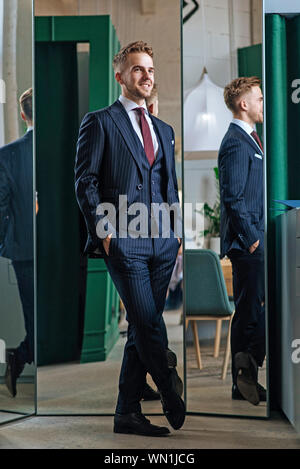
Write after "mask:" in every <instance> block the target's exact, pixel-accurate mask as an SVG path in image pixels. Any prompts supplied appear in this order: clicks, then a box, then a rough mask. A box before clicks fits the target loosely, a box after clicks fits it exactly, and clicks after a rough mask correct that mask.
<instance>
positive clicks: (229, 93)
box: [224, 77, 261, 112]
mask: <svg viewBox="0 0 300 469" xmlns="http://www.w3.org/2000/svg"><path fill="white" fill-rule="evenodd" d="M260 84H261V81H260V79H259V78H258V77H239V78H235V79H234V80H232V81H231V82H230V83H229V84H228V85H226V86H225V89H224V100H225V103H226V106H227V107H228V108H229V109H230V110H231V111H233V112H236V111H237V100H238V98H240V97H241V96H242V95H243V94H245V93H247V92H248V91H250V90H251V88H253V87H254V86H260Z"/></svg>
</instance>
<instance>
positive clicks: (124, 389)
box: [75, 41, 185, 436]
mask: <svg viewBox="0 0 300 469" xmlns="http://www.w3.org/2000/svg"><path fill="white" fill-rule="evenodd" d="M113 65H114V70H115V78H116V80H117V81H118V83H119V84H120V86H121V89H122V94H121V96H120V97H119V99H118V100H117V101H116V102H115V103H114V104H112V105H111V106H109V107H108V108H105V109H102V110H100V111H96V112H92V113H89V114H87V115H86V116H85V118H84V119H83V122H82V124H81V127H80V132H79V139H78V146H77V158H76V166H75V178H76V194H77V199H78V202H79V205H80V207H81V210H82V212H83V214H84V217H85V220H86V224H87V227H88V234H89V237H88V243H87V251H88V252H91V253H94V252H95V251H98V252H100V253H101V254H102V256H103V257H104V260H105V262H106V265H107V268H108V271H109V273H110V275H111V277H112V279H113V281H114V284H115V285H116V288H117V290H118V292H119V294H120V297H121V299H122V301H123V303H124V306H125V309H126V313H127V320H128V338H127V343H126V346H125V350H124V356H123V362H122V368H121V373H120V380H119V396H118V402H117V408H116V413H115V418H114V431H115V432H116V433H132V434H140V435H148V436H161V435H166V434H168V433H169V429H168V428H167V427H160V426H156V425H152V424H151V423H150V421H149V420H147V419H146V418H145V417H144V415H143V414H142V413H141V404H140V400H141V398H142V394H143V390H144V387H145V382H146V381H145V380H146V373H147V372H149V374H150V375H151V377H152V379H153V381H154V382H155V384H156V386H157V388H158V389H159V391H160V395H161V400H162V406H163V411H164V413H165V415H166V417H167V419H168V421H169V423H170V424H171V426H172V427H173V428H175V429H178V428H180V427H181V426H182V425H183V422H184V418H185V406H184V402H183V401H182V399H181V397H180V395H179V394H178V392H177V383H178V380H179V377H178V375H177V371H176V368H175V366H174V365H175V363H171V364H170V363H169V362H168V358H167V353H166V350H167V344H166V343H165V337H166V335H165V333H164V330H165V324H164V321H163V318H162V313H163V309H164V304H165V298H166V292H167V288H168V285H169V281H170V278H171V274H172V271H173V267H174V264H175V260H176V256H177V252H178V248H179V245H180V243H179V241H178V239H177V237H176V235H174V230H173V228H174V226H173V225H172V226H171V230H170V231H171V237H169V238H163V237H162V236H158V237H156V238H154V237H151V232H149V231H147V232H143V233H142V236H139V237H137V238H134V237H131V236H127V237H126V238H125V237H124V238H122V237H121V236H119V233H118V226H115V227H114V226H111V225H110V224H109V223H106V226H107V227H108V230H109V231H107V234H106V235H105V236H103V239H99V237H98V236H97V233H99V231H96V227H97V225H98V224H99V216H97V213H96V211H97V207H98V206H99V204H101V203H102V202H111V203H114V204H115V205H116V204H117V202H118V196H119V195H123V194H125V195H126V196H127V198H128V204H129V205H131V204H133V203H135V202H139V203H143V204H144V206H145V207H146V208H147V217H148V227H150V226H151V203H153V202H157V203H163V202H166V203H168V204H169V206H170V205H172V204H173V203H178V202H179V201H178V188H177V179H176V173H175V161H174V143H175V138H174V132H173V129H172V128H171V127H170V126H169V125H167V124H166V123H164V122H162V121H161V120H159V119H157V118H155V117H154V116H151V114H149V113H148V111H147V107H146V104H145V98H147V97H149V96H150V94H151V91H152V88H153V83H154V67H153V52H152V48H151V47H150V46H148V45H147V44H146V43H144V42H142V41H138V42H135V43H132V44H129V45H128V46H126V47H124V48H123V49H122V50H121V51H120V52H119V53H118V54H117V55H116V56H115V58H114V62H113ZM117 217H118V211H117ZM149 222H150V223H149ZM97 228H98V227H97ZM159 235H161V231H160V232H159ZM170 365H172V366H170Z"/></svg>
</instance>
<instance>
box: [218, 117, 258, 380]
mask: <svg viewBox="0 0 300 469" xmlns="http://www.w3.org/2000/svg"><path fill="white" fill-rule="evenodd" d="M218 164H219V178H220V195H221V257H224V255H228V257H230V259H231V262H232V267H233V290H234V300H235V306H236V312H235V315H234V318H233V324H232V339H231V347H232V356H233V357H234V355H235V354H236V353H237V352H239V351H248V352H250V353H251V354H252V355H253V356H254V358H255V359H256V361H257V363H258V364H259V365H260V366H261V365H262V362H263V359H264V355H265V345H264V344H265V331H264V309H263V308H262V307H261V303H262V302H263V301H264V203H263V201H264V192H263V187H264V186H263V154H262V151H261V149H260V148H259V146H258V145H257V144H256V143H255V141H254V140H253V139H252V138H251V137H250V135H248V133H247V132H246V131H245V130H244V129H242V128H241V127H240V126H238V125H236V124H234V123H231V125H230V126H229V129H228V131H227V133H226V135H225V137H224V138H223V141H222V143H221V147H220V151H219V160H218ZM257 240H259V247H258V248H257V249H256V250H255V251H254V253H253V254H250V253H249V251H248V249H249V247H250V246H252V244H254V243H255V242H256V241H257ZM234 373H235V371H234V370H233V375H234ZM233 379H234V381H235V375H234V376H233Z"/></svg>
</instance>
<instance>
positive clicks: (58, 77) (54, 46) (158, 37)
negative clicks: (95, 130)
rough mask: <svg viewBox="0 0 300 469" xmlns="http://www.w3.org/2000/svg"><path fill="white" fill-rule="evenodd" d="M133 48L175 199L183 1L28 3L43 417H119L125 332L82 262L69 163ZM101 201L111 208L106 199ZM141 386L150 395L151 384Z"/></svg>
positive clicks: (175, 325)
mask: <svg viewBox="0 0 300 469" xmlns="http://www.w3.org/2000/svg"><path fill="white" fill-rule="evenodd" d="M124 18H126V21H124ZM166 22H167V23H168V28H165V24H166ZM50 25H51V27H50ZM50 31H52V32H51V34H50V33H49V32H50ZM158 32H159V34H158ZM162 35H163V37H164V38H163V39H162ZM137 39H139V40H140V39H143V40H144V41H146V42H147V43H149V44H151V46H152V47H153V51H154V63H155V81H156V83H157V92H158V101H159V107H158V117H159V118H160V119H162V120H163V121H165V122H167V123H168V124H169V125H171V126H172V127H173V128H174V131H175V136H176V137H175V141H174V142H173V144H174V145H175V158H176V173H177V178H178V185H179V195H180V193H181V44H180V42H181V11H180V1H179V0H178V1H176V2H174V0H165V1H164V2H157V1H151V2H145V1H142V0H141V1H137V2H132V3H130V6H129V4H128V2H124V1H123V0H111V1H107V2H101V1H97V2H86V1H79V2H78V1H75V0H74V1H68V2H61V1H52V2H48V1H43V0H36V1H35V47H36V49H35V64H36V116H37V119H36V121H37V155H38V158H37V190H38V194H39V217H38V220H37V271H38V279H39V282H38V292H37V308H38V331H37V348H38V414H43V415H48V414H111V413H114V411H115V407H116V401H117V396H118V382H119V374H120V367H121V362H122V356H123V350H124V345H125V343H126V336H127V328H128V323H127V321H126V315H125V306H124V303H123V301H121V300H120V297H119V295H118V292H117V290H116V288H115V286H114V284H113V282H112V280H111V277H110V275H109V273H108V270H107V267H106V264H105V262H104V260H103V258H99V256H97V255H95V256H89V257H87V255H86V254H84V247H85V245H86V241H87V232H86V226H85V222H84V218H83V216H82V214H81V212H80V210H79V207H78V204H77V201H76V197H75V191H74V163H75V154H76V143H77V139H78V132H79V127H80V123H81V121H82V119H83V117H84V116H85V115H86V114H87V113H88V112H90V111H95V110H97V109H101V108H104V107H107V106H109V105H111V104H112V103H113V102H114V101H115V100H117V99H118V97H119V96H120V87H119V85H118V83H117V82H116V81H115V79H114V73H113V68H112V60H113V57H114V55H115V54H116V53H117V52H118V50H119V49H120V47H121V46H124V45H126V44H128V43H130V42H132V41H135V40H137ZM150 112H155V109H152V110H151V111H150ZM106 195H107V197H108V198H107V200H106V201H107V202H108V201H109V198H110V201H111V200H113V201H114V197H115V192H114V191H113V188H112V187H110V193H109V194H106ZM175 241H176V243H177V240H175ZM115 242H116V240H113V242H112V244H111V246H114V247H115V246H116V244H115ZM177 259H178V262H177V264H176V268H175V270H174V275H173V277H172V283H171V284H170V286H169V291H168V299H167V307H166V308H165V311H164V313H163V317H164V321H165V323H166V327H167V330H168V338H169V344H168V347H169V348H170V349H171V350H172V351H173V352H175V353H176V356H177V371H178V374H179V375H180V376H181V378H182V379H183V322H182V267H181V265H182V262H181V257H180V254H179V257H178V258H177ZM174 262H175V258H174ZM170 273H171V272H170ZM147 383H148V384H149V385H150V386H151V387H152V389H153V391H156V386H155V385H154V383H153V382H152V380H151V379H150V377H149V376H148V377H147ZM152 397H155V398H156V399H155V400H153V399H151V400H143V402H142V409H143V412H144V413H146V414H149V413H161V412H162V408H161V403H160V401H159V400H157V397H158V396H157V394H156V393H154V396H152Z"/></svg>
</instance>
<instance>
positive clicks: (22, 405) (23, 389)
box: [0, 382, 35, 423]
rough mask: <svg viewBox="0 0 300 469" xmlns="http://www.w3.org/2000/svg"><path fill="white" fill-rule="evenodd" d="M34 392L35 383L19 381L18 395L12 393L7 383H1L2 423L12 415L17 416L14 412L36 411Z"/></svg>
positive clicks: (0, 420) (0, 404)
mask: <svg viewBox="0 0 300 469" xmlns="http://www.w3.org/2000/svg"><path fill="white" fill-rule="evenodd" d="M34 393H35V384H34V383H22V382H21V383H18V385H17V395H16V397H12V396H11V395H10V393H9V392H8V389H7V387H6V385H5V384H0V423H1V422H3V421H7V420H8V419H9V418H10V416H11V417H12V418H16V417H17V415H14V414H17V413H20V414H25V415H28V414H32V413H34V411H35V405H34Z"/></svg>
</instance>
